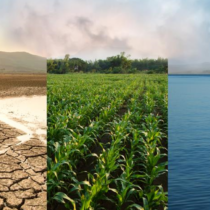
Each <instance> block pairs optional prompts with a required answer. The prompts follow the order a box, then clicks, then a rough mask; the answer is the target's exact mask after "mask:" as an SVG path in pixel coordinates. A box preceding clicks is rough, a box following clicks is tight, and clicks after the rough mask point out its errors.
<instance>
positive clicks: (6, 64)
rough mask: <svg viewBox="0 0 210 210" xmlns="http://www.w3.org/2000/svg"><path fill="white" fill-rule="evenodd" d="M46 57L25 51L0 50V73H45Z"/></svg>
mask: <svg viewBox="0 0 210 210" xmlns="http://www.w3.org/2000/svg"><path fill="white" fill-rule="evenodd" d="M46 72H47V61H46V58H44V57H41V56H37V55H32V54H30V53H26V52H2V51H0V73H33V74H34V73H46Z"/></svg>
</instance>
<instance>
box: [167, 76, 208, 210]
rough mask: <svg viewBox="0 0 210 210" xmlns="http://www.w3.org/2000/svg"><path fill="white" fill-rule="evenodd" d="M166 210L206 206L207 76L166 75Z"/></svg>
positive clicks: (192, 208) (205, 207) (203, 209)
mask: <svg viewBox="0 0 210 210" xmlns="http://www.w3.org/2000/svg"><path fill="white" fill-rule="evenodd" d="M168 83H169V110H168V113H169V118H168V119H169V180H168V183H169V210H198V209H200V210H201V209H202V210H209V209H210V76H169V79H168Z"/></svg>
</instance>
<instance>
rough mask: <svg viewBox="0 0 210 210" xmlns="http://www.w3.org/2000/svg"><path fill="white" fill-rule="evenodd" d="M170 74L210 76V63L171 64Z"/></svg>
mask: <svg viewBox="0 0 210 210" xmlns="http://www.w3.org/2000/svg"><path fill="white" fill-rule="evenodd" d="M169 74H210V63H209V62H203V63H194V64H170V63H169Z"/></svg>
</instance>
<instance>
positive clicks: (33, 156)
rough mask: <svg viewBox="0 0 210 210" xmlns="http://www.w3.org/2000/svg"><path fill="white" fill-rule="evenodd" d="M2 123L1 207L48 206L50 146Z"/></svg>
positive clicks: (38, 209)
mask: <svg viewBox="0 0 210 210" xmlns="http://www.w3.org/2000/svg"><path fill="white" fill-rule="evenodd" d="M20 135H24V133H23V132H22V131H19V130H17V129H14V128H12V127H10V126H9V125H7V124H5V123H2V122H0V210H10V209H13V210H46V209H47V192H46V189H47V188H46V177H47V161H46V158H47V149H46V145H45V144H44V143H43V142H41V141H40V140H39V139H37V138H31V139H30V140H28V141H26V142H24V143H22V144H20V141H19V140H18V139H17V136H20Z"/></svg>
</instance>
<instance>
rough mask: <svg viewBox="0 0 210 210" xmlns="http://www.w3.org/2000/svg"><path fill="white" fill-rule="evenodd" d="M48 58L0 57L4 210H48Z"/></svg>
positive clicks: (1, 199)
mask: <svg viewBox="0 0 210 210" xmlns="http://www.w3.org/2000/svg"><path fill="white" fill-rule="evenodd" d="M46 83H47V79H46V60H45V59H44V58H41V57H39V56H34V55H31V54H28V53H4V52H1V53H0V210H1V209H3V210H9V209H13V210H35V209H37V210H45V209H47V192H46V190H47V186H46V177H47V160H46V159H47V148H46V131H47V120H46V106H47V99H46Z"/></svg>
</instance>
